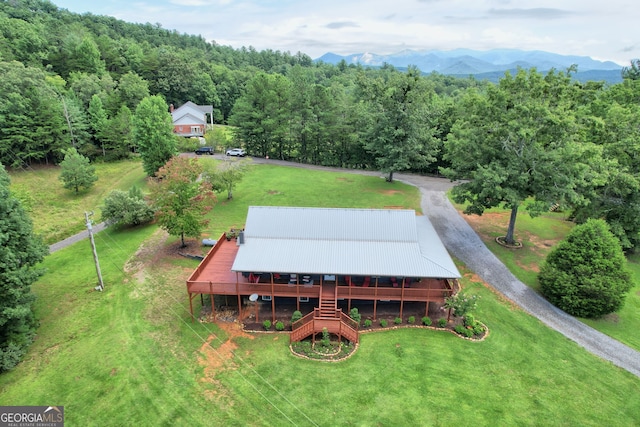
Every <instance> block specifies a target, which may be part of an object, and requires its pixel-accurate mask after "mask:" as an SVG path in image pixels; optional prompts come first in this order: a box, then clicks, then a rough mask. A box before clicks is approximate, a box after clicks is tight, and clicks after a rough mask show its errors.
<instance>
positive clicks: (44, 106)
mask: <svg viewBox="0 0 640 427" xmlns="http://www.w3.org/2000/svg"><path fill="white" fill-rule="evenodd" d="M0 29H1V30H2V31H1V32H0V72H1V73H2V75H3V79H2V80H1V81H0V162H1V163H2V164H4V165H7V166H10V167H11V166H14V167H15V166H21V165H24V164H29V163H59V162H60V161H61V160H62V159H63V153H64V152H65V150H67V149H68V148H70V147H73V148H75V149H77V151H78V152H79V153H81V154H82V155H85V156H87V157H88V158H90V159H91V160H93V161H95V160H98V159H101V160H107V161H108V160H115V159H120V158H124V157H127V156H129V155H130V154H131V153H132V152H141V153H143V154H145V153H146V154H148V155H147V156H146V158H144V160H145V171H146V172H147V173H148V174H149V175H153V174H154V173H155V171H157V170H158V169H159V168H160V167H161V166H162V165H163V164H164V162H165V161H166V160H168V158H169V156H170V155H171V154H172V153H173V151H174V150H175V148H174V147H175V143H174V144H172V143H164V147H160V145H159V144H158V143H157V141H159V140H163V141H166V139H167V138H168V136H167V135H166V134H167V129H168V128H169V123H168V118H167V117H168V112H167V108H168V105H169V104H174V105H176V106H179V105H181V104H182V103H184V102H186V101H193V102H195V103H197V104H203V105H213V107H214V121H215V122H216V123H223V124H230V125H233V126H234V127H235V129H236V133H235V135H236V143H237V144H242V145H243V146H244V148H245V149H246V151H247V152H248V153H249V154H250V155H255V156H263V157H267V156H269V157H272V158H278V159H283V160H295V161H298V162H303V163H311V164H318V165H325V166H338V167H345V168H363V169H376V170H380V171H382V172H383V173H385V175H386V177H387V179H388V180H389V181H391V180H393V174H394V173H395V172H399V171H411V172H417V173H434V174H444V175H445V176H447V177H449V178H451V179H465V180H466V183H465V184H463V185H460V186H458V187H456V190H455V191H454V197H456V199H457V200H460V201H464V202H468V203H469V205H468V208H467V210H468V212H473V213H482V212H483V211H484V210H485V209H487V208H490V207H493V206H498V205H501V206H505V207H507V208H508V209H511V211H512V221H511V224H510V226H509V229H508V231H507V233H506V236H505V239H506V241H507V242H508V243H513V232H514V225H515V218H516V215H517V212H518V209H524V210H526V211H528V212H529V213H531V214H532V215H537V214H539V213H540V212H542V211H544V210H547V209H549V207H550V206H556V207H558V206H560V207H562V208H564V209H569V210H570V211H571V212H572V214H571V216H572V218H573V219H575V220H576V221H577V222H585V221H586V220H587V219H588V218H604V219H606V220H607V222H608V223H609V225H610V227H611V228H612V230H613V232H614V233H615V235H616V236H617V237H618V238H619V239H620V241H621V243H622V245H623V247H624V248H625V250H632V249H634V248H635V247H636V246H637V245H638V243H639V242H640V237H639V230H640V215H638V213H639V212H638V210H639V209H640V207H639V205H640V200H639V197H640V196H639V194H640V191H638V190H639V187H640V182H639V178H638V177H639V176H640V174H639V172H640V171H639V168H640V165H639V161H638V151H639V149H640V148H639V142H638V141H639V138H638V136H639V135H638V134H639V133H640V126H638V124H639V123H638V121H639V120H640V114H638V113H639V111H638V108H640V107H639V104H640V103H639V102H638V101H639V99H640V89H639V87H638V85H639V84H640V83H638V82H639V81H640V80H639V79H638V76H639V74H640V73H638V68H639V63H638V61H637V60H635V61H631V64H630V66H629V67H626V68H625V70H624V71H623V77H624V80H623V82H622V83H619V84H615V85H606V84H604V83H602V82H587V83H579V82H577V81H575V80H574V79H572V78H571V73H572V72H575V71H576V70H575V69H568V70H560V71H558V70H552V71H550V72H548V73H546V74H543V73H540V72H537V71H536V70H519V71H518V72H517V73H515V75H508V74H507V75H505V76H504V77H503V78H502V79H501V80H500V81H499V82H498V83H497V84H492V83H488V82H485V81H477V80H475V79H473V78H471V77H470V78H467V79H460V78H453V77H449V76H443V75H439V74H436V73H432V74H429V75H424V74H422V73H421V72H420V71H419V70H418V69H416V68H412V67H409V69H407V70H397V69H395V68H394V67H392V66H389V65H385V66H383V67H381V68H375V69H374V68H366V67H362V66H356V65H347V64H346V62H344V61H342V62H341V63H339V64H337V65H335V66H334V65H331V64H324V63H321V62H319V63H314V62H313V61H312V60H311V59H310V58H309V57H308V56H307V55H304V54H302V53H300V52H298V53H296V54H294V55H292V54H290V53H288V52H284V53H283V52H279V51H272V50H265V51H260V52H258V51H256V50H255V49H253V48H252V47H249V48H244V47H243V48H241V49H233V48H231V47H228V46H220V45H218V44H216V43H215V42H207V41H206V40H204V39H203V38H202V37H201V36H193V35H187V34H179V33H177V32H176V31H169V30H165V29H163V28H161V27H160V26H159V25H151V24H129V23H126V22H122V21H119V20H116V19H115V18H111V17H105V16H95V15H92V14H84V15H78V14H73V13H70V12H68V11H66V10H64V9H59V8H57V7H56V6H55V5H54V4H52V3H50V2H49V1H46V0H15V1H12V2H0ZM143 100H145V102H144V103H142V106H141V105H140V104H141V102H142V101H143ZM150 105H152V106H153V107H152V108H150V107H149V106H150ZM160 110H162V111H160ZM154 156H155V157H157V158H154ZM143 157H145V156H143Z"/></svg>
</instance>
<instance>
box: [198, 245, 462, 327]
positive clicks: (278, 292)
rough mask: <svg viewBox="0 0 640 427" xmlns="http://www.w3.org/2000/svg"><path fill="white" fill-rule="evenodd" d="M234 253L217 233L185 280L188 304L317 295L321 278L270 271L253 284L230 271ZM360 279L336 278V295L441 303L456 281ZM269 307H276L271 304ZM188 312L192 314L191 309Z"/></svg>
mask: <svg viewBox="0 0 640 427" xmlns="http://www.w3.org/2000/svg"><path fill="white" fill-rule="evenodd" d="M237 252H238V246H237V244H236V241H235V240H231V241H227V240H226V239H225V237H224V234H223V235H222V236H220V239H218V241H217V242H216V244H215V245H214V246H213V247H212V248H211V250H210V251H209V253H208V254H207V256H206V257H205V258H204V259H203V260H202V262H201V263H200V265H198V267H197V268H196V270H195V271H194V272H193V273H192V274H191V276H190V277H189V278H188V279H187V292H188V294H189V300H190V303H191V302H192V300H193V298H194V297H195V296H196V295H197V294H205V295H212V296H213V295H235V296H237V297H238V298H239V299H240V297H243V296H245V297H246V296H249V295H251V294H258V295H264V296H271V297H272V299H273V300H274V301H275V298H276V297H293V298H298V300H299V299H300V297H307V298H318V299H319V298H320V293H321V289H322V281H320V283H314V284H313V285H312V286H308V285H307V286H305V285H303V284H293V285H292V284H289V283H288V282H287V281H279V280H277V279H274V276H273V275H271V274H264V275H263V276H262V279H261V282H259V283H253V282H251V281H250V280H249V278H247V277H245V276H243V275H242V273H240V272H234V271H231V267H232V265H233V262H234V260H235V257H236V254H237ZM329 274H330V273H329ZM267 276H268V277H267ZM298 276H299V277H300V274H299V275H298ZM362 281H363V280H362V278H360V284H359V285H351V286H349V285H348V284H347V282H346V281H345V278H344V277H342V276H341V277H338V283H337V285H338V286H337V287H336V290H335V297H336V298H338V299H345V300H348V301H349V307H350V306H351V301H352V300H353V301H357V300H368V301H400V302H405V301H406V302H424V303H429V302H435V303H443V302H444V299H445V298H446V297H447V296H449V295H451V294H452V293H453V292H454V287H455V281H451V280H448V279H435V278H422V279H420V280H412V281H411V283H410V284H409V283H403V281H402V280H398V282H397V287H394V286H393V285H392V284H390V283H385V284H379V283H378V282H377V280H376V279H375V278H371V279H370V281H369V283H368V286H363V283H362ZM354 282H357V281H356V280H355V278H354ZM330 284H331V285H334V284H335V282H334V281H331V282H330ZM405 285H406V286H405ZM272 307H273V310H275V304H274V303H272ZM239 308H240V307H239ZM191 312H192V315H193V309H192V311H191ZM273 316H275V313H274V314H273ZM274 318H275V317H274Z"/></svg>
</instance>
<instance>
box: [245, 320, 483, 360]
mask: <svg viewBox="0 0 640 427" xmlns="http://www.w3.org/2000/svg"><path fill="white" fill-rule="evenodd" d="M476 321H477V320H476ZM477 322H478V323H480V324H481V325H482V326H483V327H484V330H485V334H484V335H483V336H482V338H467V337H464V336H462V335H460V334H459V333H457V332H456V331H454V330H453V329H449V328H439V327H437V326H425V325H401V326H389V327H387V328H383V329H368V330H362V329H359V330H358V333H360V334H370V333H374V332H385V331H393V330H397V329H407V328H419V329H430V330H432V331H443V332H450V333H452V334H453V335H455V336H457V337H458V338H460V339H463V340H466V341H471V342H482V341H484V340H485V339H486V338H487V337H488V336H489V328H488V327H487V325H485V324H484V323H482V322H480V321H477ZM242 330H243V331H245V332H247V333H253V334H280V333H290V332H291V331H253V330H251V331H249V330H246V329H244V324H243V325H242ZM359 347H360V343H359V342H357V343H355V344H354V348H353V351H352V352H351V353H349V354H348V355H346V356H345V357H342V358H340V359H314V358H312V357H309V356H305V355H304V354H299V353H296V352H295V351H293V347H292V346H291V344H289V351H290V352H291V354H293V355H294V356H296V357H299V358H300V359H307V360H311V361H314V362H342V361H343V360H347V359H349V358H350V357H351V356H353V355H354V354H355V353H356V351H358V348H359Z"/></svg>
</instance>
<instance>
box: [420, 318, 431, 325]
mask: <svg viewBox="0 0 640 427" xmlns="http://www.w3.org/2000/svg"><path fill="white" fill-rule="evenodd" d="M431 323H432V321H431V318H430V317H429V316H424V317H423V318H422V324H423V325H424V326H431Z"/></svg>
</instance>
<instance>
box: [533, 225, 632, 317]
mask: <svg viewBox="0 0 640 427" xmlns="http://www.w3.org/2000/svg"><path fill="white" fill-rule="evenodd" d="M538 280H539V281H540V288H541V290H542V294H543V295H544V296H545V297H546V298H547V299H548V300H549V302H551V303H552V304H553V305H555V306H557V307H558V308H561V309H562V310H564V311H566V312H567V313H569V314H571V315H574V316H578V317H598V316H602V315H605V314H608V313H612V312H614V311H616V310H618V309H619V308H620V307H622V304H623V303H624V299H625V297H626V293H627V292H628V291H629V289H631V287H632V285H633V284H632V282H631V273H630V272H629V269H628V268H627V260H626V259H625V257H624V255H623V253H622V248H621V246H620V242H619V241H618V239H616V237H615V236H614V235H613V234H612V233H611V231H610V230H609V227H608V226H607V223H606V222H604V221H603V220H601V219H590V220H588V221H587V222H586V223H584V224H580V225H577V226H576V227H574V229H573V230H571V232H570V233H569V234H568V235H567V237H566V239H565V240H564V241H562V242H560V243H559V244H558V246H557V247H556V248H555V249H553V251H551V253H549V255H548V256H547V260H546V262H545V264H544V265H543V266H542V268H541V269H540V274H539V276H538Z"/></svg>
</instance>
